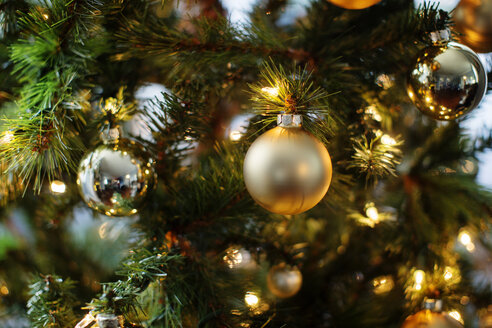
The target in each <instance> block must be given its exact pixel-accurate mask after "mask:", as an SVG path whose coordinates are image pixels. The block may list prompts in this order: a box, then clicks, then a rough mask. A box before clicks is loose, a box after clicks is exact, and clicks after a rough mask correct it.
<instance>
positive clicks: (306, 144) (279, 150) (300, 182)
mask: <svg viewBox="0 0 492 328" xmlns="http://www.w3.org/2000/svg"><path fill="white" fill-rule="evenodd" d="M331 175H332V167H331V159H330V155H329V154H328V150H326V147H325V146H324V145H323V144H322V143H321V142H320V141H319V140H318V139H316V138H315V137H314V136H313V135H312V134H310V133H308V132H306V131H304V130H303V129H302V128H301V116H299V115H280V116H279V126H277V127H276V128H274V129H272V130H269V131H267V132H266V133H264V134H263V135H261V136H260V137H259V138H258V139H256V140H255V142H253V144H252V145H251V147H250V148H249V150H248V152H247V154H246V157H245V159H244V181H245V183H246V188H247V189H248V191H249V193H250V194H251V197H253V199H254V200H255V201H256V202H257V203H258V204H259V205H261V206H263V207H264V208H266V209H267V210H269V211H270V212H273V213H278V214H285V215H287V214H298V213H301V212H304V211H307V210H309V209H310V208H312V207H313V206H315V205H316V204H317V203H318V202H319V201H320V200H321V199H323V197H324V196H325V194H326V192H327V191H328V187H329V186H330V182H331Z"/></svg>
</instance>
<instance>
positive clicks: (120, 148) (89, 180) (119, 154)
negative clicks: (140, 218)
mask: <svg viewBox="0 0 492 328" xmlns="http://www.w3.org/2000/svg"><path fill="white" fill-rule="evenodd" d="M110 134H112V136H111V137H110V138H108V139H107V140H106V141H105V142H104V143H103V144H102V145H100V146H98V147H96V148H95V149H94V150H93V151H91V152H89V153H87V154H86V155H85V156H84V157H83V158H82V161H81V162H80V165H79V170H78V175H77V184H78V186H79V191H80V194H81V196H82V198H83V200H84V201H85V202H86V203H87V205H88V206H89V207H91V208H92V209H95V210H97V211H99V212H101V213H104V214H106V215H108V216H128V215H132V214H135V213H137V211H138V208H139V207H140V206H141V204H142V203H143V201H144V199H145V196H146V195H147V194H148V192H149V191H151V190H152V189H153V187H154V185H155V183H156V176H155V172H154V161H153V160H152V159H151V158H150V157H149V156H148V153H147V152H145V151H144V149H143V147H142V146H141V145H139V144H137V143H136V142H135V141H131V140H127V139H122V138H119V132H118V131H110Z"/></svg>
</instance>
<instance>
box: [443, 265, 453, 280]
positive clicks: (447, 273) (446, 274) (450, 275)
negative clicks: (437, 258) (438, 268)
mask: <svg viewBox="0 0 492 328" xmlns="http://www.w3.org/2000/svg"><path fill="white" fill-rule="evenodd" d="M451 278H453V273H452V272H451V269H450V268H449V267H446V270H445V271H444V280H446V281H447V280H449V279H451Z"/></svg>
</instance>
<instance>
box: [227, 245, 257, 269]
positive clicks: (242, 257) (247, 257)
mask: <svg viewBox="0 0 492 328" xmlns="http://www.w3.org/2000/svg"><path fill="white" fill-rule="evenodd" d="M222 259H223V260H224V262H225V263H226V264H227V266H228V267H229V268H231V269H239V268H245V267H248V266H250V265H251V264H252V258H251V254H250V252H248V251H247V250H245V249H244V248H235V247H230V248H229V249H227V251H226V254H225V255H224V257H223V258H222Z"/></svg>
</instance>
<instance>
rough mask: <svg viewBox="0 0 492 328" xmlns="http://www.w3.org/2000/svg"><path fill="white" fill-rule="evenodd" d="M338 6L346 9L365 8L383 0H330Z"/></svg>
mask: <svg viewBox="0 0 492 328" xmlns="http://www.w3.org/2000/svg"><path fill="white" fill-rule="evenodd" d="M328 1H329V2H331V3H332V4H334V5H337V6H338V7H342V8H345V9H364V8H369V7H371V6H374V5H375V4H376V3H378V2H380V1H381V0H328Z"/></svg>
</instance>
